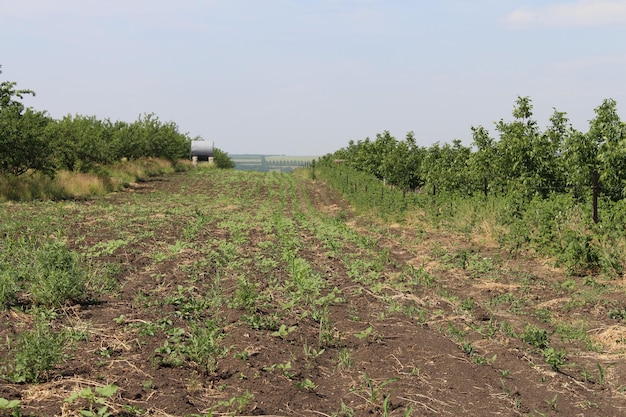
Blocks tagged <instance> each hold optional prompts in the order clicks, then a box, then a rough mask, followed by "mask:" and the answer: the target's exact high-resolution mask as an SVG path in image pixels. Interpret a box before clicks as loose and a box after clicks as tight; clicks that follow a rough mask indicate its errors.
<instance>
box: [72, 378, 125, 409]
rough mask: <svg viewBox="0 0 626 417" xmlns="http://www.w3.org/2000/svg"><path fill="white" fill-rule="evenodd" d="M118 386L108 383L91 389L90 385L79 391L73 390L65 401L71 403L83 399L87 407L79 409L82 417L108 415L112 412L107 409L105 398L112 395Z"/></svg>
mask: <svg viewBox="0 0 626 417" xmlns="http://www.w3.org/2000/svg"><path fill="white" fill-rule="evenodd" d="M118 389H119V387H117V386H116V385H113V384H110V385H105V386H103V387H96V389H95V390H92V389H91V387H87V388H84V389H82V390H81V391H75V392H73V393H72V394H71V395H70V396H69V397H68V398H67V399H66V400H65V402H66V403H69V404H72V403H74V402H75V401H77V400H81V399H82V400H84V401H85V402H86V404H87V407H86V408H84V409H81V410H79V413H80V415H81V416H84V417H109V416H111V415H112V413H111V412H110V411H109V405H108V404H107V402H106V401H107V399H109V398H111V397H113V396H114V395H115V394H116V393H117V391H118Z"/></svg>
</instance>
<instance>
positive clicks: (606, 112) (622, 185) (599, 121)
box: [588, 99, 626, 201]
mask: <svg viewBox="0 0 626 417" xmlns="http://www.w3.org/2000/svg"><path fill="white" fill-rule="evenodd" d="M595 113H596V117H595V118H594V119H593V120H591V122H590V126H589V132H588V136H589V141H590V142H591V144H593V145H595V146H597V163H596V167H597V170H598V173H599V175H600V184H602V191H603V193H604V194H605V195H607V196H609V197H610V198H611V199H613V200H615V201H617V200H620V199H622V198H624V197H626V127H625V126H624V123H622V122H621V121H620V118H619V116H618V114H617V103H616V102H615V100H612V99H607V100H604V102H603V103H602V104H601V105H600V106H598V107H597V108H596V109H595Z"/></svg>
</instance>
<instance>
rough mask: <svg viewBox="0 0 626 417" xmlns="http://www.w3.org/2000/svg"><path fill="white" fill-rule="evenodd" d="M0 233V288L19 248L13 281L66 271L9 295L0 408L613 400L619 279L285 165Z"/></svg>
mask: <svg viewBox="0 0 626 417" xmlns="http://www.w3.org/2000/svg"><path fill="white" fill-rule="evenodd" d="M0 225H1V226H0V239H1V240H0V249H2V250H3V253H4V254H7V253H10V254H11V257H10V259H7V257H6V256H4V257H2V258H0V259H2V261H3V263H0V267H2V269H0V272H1V273H2V275H0V284H2V282H9V281H8V278H7V277H8V276H9V275H10V274H11V267H14V268H18V267H19V266H20V265H21V264H22V263H25V264H26V263H28V262H29V261H28V259H30V258H33V259H40V260H41V261H40V262H39V263H33V264H28V265H35V266H37V268H38V269H37V268H35V269H34V270H33V271H28V270H27V269H20V270H19V274H18V273H17V272H15V275H16V276H17V275H19V276H20V277H21V278H20V279H21V280H20V281H19V282H28V281H29V278H28V277H29V274H30V273H32V274H33V276H34V275H37V274H39V275H41V276H45V277H55V276H56V275H54V274H53V273H52V272H49V271H48V272H46V270H45V269H44V270H43V272H42V271H41V270H42V265H43V266H46V265H47V266H48V267H49V268H51V269H50V270H53V269H55V268H57V269H58V268H60V266H59V263H63V262H64V265H67V264H68V263H69V264H70V265H73V266H72V268H71V271H74V272H76V274H78V276H81V277H83V278H84V285H85V289H84V293H82V294H78V295H74V296H73V297H72V298H74V299H76V301H74V302H71V303H66V302H64V301H62V302H58V303H55V299H54V298H51V297H48V298H46V294H49V293H50V292H51V290H50V289H49V288H48V290H46V291H44V290H45V288H44V290H41V288H39V287H36V286H35V285H34V284H32V285H31V287H28V286H27V285H23V286H22V287H20V289H19V291H17V292H16V293H15V294H14V297H13V299H11V298H10V297H7V298H6V300H9V301H5V304H6V308H5V309H3V310H0V340H2V341H3V342H2V344H0V359H1V361H2V362H0V416H4V415H6V416H9V415H20V414H18V413H21V415H36V416H52V415H58V416H74V415H87V416H88V415H94V416H95V415H100V416H105V415H114V416H134V415H154V416H168V415H169V416H222V415H232V416H252V415H266V416H312V417H313V416H338V417H348V416H368V415H374V416H384V415H388V416H458V415H468V416H487V415H501V416H556V415H559V416H623V415H624V414H625V413H626V392H625V391H626V325H625V324H626V323H625V319H626V305H625V304H624V300H625V295H624V291H625V285H626V282H625V281H624V279H623V278H619V279H612V280H610V279H605V278H601V277H587V278H579V277H577V278H573V277H570V276H567V275H566V274H565V272H564V271H562V270H559V269H557V268H554V267H553V266H552V264H551V262H550V261H549V260H546V259H541V258H537V257H524V256H520V255H517V256H513V255H511V254H509V253H507V252H503V251H501V250H499V249H498V248H497V247H496V246H495V245H494V244H493V243H492V242H493V241H492V240H490V239H488V238H485V236H482V237H481V238H480V239H479V238H478V237H477V236H471V235H469V236H468V235H467V234H461V233H455V232H454V231H448V230H444V229H442V228H440V227H437V226H435V225H434V224H433V223H431V222H429V221H428V219H427V218H425V217H424V215H423V214H421V213H418V212H416V213H410V214H408V215H407V216H406V219H405V221H403V222H402V223H389V222H383V221H382V220H380V219H377V218H375V217H373V216H368V215H366V214H363V213H357V212H355V211H354V210H353V209H351V207H350V206H349V205H348V204H347V203H346V202H345V201H344V200H343V199H342V198H341V196H340V195H339V194H338V193H337V192H335V191H333V190H332V189H330V188H329V187H328V186H327V185H325V183H324V182H323V181H321V180H316V181H314V180H312V179H310V178H307V176H306V175H305V172H304V171H303V172H298V173H296V174H295V175H286V174H280V173H275V172H272V173H262V172H253V171H222V170H217V169H206V170H204V169H198V170H195V171H192V172H189V173H178V174H172V175H168V176H165V177H162V178H157V179H153V180H150V181H146V182H142V183H139V184H135V185H133V186H132V187H131V188H129V189H128V190H126V191H123V192H119V193H114V194H110V195H109V196H107V197H104V198H95V199H86V200H84V201H61V202H34V203H24V204H22V203H5V204H3V205H1V206H0ZM46 248H48V249H46ZM49 248H52V249H49ZM60 248H65V249H64V250H66V251H65V252H62V249H60ZM45 250H48V252H44V251H45ZM42 253H44V254H46V253H52V254H57V255H55V256H49V257H45V256H43V255H42ZM59 253H63V254H65V255H64V257H61V256H60V255H58V254H59ZM72 260H74V261H75V263H72ZM25 271H27V272H25ZM81 274H82V275H81ZM1 279H4V280H5V281H1ZM33 279H34V278H33ZM33 282H34V281H33ZM44 287H45V285H44ZM6 288H8V287H6V286H5V288H4V289H3V287H2V285H0V296H1V295H2V291H5V293H6ZM46 288H47V287H46ZM37 291H39V292H37ZM33 294H35V295H37V294H38V296H35V295H33ZM50 358H52V359H51V360H47V361H46V359H50ZM34 369H36V370H38V371H37V372H33V370H34ZM3 399H4V401H2V400H3ZM11 413H13V414H11ZM90 413H91V414H90Z"/></svg>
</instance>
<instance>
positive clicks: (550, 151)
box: [496, 97, 566, 197]
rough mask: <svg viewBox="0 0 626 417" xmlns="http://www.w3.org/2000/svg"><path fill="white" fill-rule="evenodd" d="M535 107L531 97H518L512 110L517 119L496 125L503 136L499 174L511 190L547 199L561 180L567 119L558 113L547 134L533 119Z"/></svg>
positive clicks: (497, 147) (500, 148)
mask: <svg viewBox="0 0 626 417" xmlns="http://www.w3.org/2000/svg"><path fill="white" fill-rule="evenodd" d="M532 107H533V106H532V104H531V101H530V98H528V97H518V98H517V100H516V104H515V107H514V108H513V117H514V118H515V119H514V120H513V121H512V122H509V123H505V122H504V121H503V120H500V121H499V122H498V123H497V124H496V130H497V131H498V132H499V133H500V140H499V141H498V144H497V145H496V149H497V154H498V155H499V156H500V158H498V162H499V164H498V174H499V175H501V176H502V181H503V182H504V183H505V184H508V185H509V188H512V189H516V190H518V191H521V192H522V193H523V194H525V195H526V196H527V197H531V196H532V195H540V196H543V197H545V196H546V195H548V194H549V193H551V192H552V191H554V190H555V189H557V188H558V186H559V185H560V184H559V182H560V180H561V178H562V176H561V175H559V168H558V167H559V163H558V157H559V151H560V147H561V136H560V134H561V130H563V129H564V126H565V124H566V119H565V117H564V113H559V112H556V111H555V114H554V115H553V117H552V122H553V126H552V129H551V130H548V132H547V133H546V134H544V133H542V132H541V131H540V129H539V127H538V125H537V122H536V121H535V120H533V119H532Z"/></svg>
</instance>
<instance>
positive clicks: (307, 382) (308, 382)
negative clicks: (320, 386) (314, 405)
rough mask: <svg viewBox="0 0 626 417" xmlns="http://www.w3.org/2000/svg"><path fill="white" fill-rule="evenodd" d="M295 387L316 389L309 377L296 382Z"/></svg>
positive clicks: (304, 389) (309, 389)
mask: <svg viewBox="0 0 626 417" xmlns="http://www.w3.org/2000/svg"><path fill="white" fill-rule="evenodd" d="M296 387H298V389H301V390H303V391H315V390H316V389H317V385H315V383H314V382H313V381H311V380H310V379H309V378H306V379H305V380H304V381H298V382H296Z"/></svg>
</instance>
